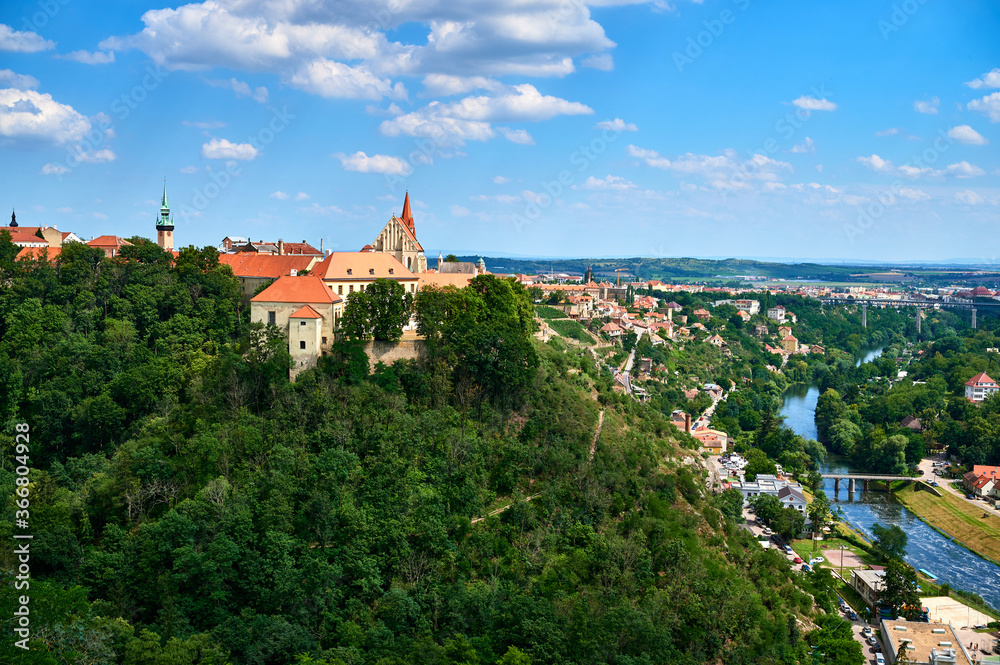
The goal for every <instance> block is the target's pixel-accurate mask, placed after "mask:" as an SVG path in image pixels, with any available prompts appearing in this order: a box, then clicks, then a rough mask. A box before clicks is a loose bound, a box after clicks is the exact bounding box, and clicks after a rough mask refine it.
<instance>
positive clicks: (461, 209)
mask: <svg viewBox="0 0 1000 665" xmlns="http://www.w3.org/2000/svg"><path fill="white" fill-rule="evenodd" d="M470 213H471V211H470V210H469V209H468V208H466V207H465V206H460V205H453V206H452V207H451V216H452V217H468V216H469V214H470Z"/></svg>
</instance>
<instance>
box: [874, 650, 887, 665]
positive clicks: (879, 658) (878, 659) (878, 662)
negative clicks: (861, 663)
mask: <svg viewBox="0 0 1000 665" xmlns="http://www.w3.org/2000/svg"><path fill="white" fill-rule="evenodd" d="M875 665H885V656H883V655H882V654H880V653H877V654H875Z"/></svg>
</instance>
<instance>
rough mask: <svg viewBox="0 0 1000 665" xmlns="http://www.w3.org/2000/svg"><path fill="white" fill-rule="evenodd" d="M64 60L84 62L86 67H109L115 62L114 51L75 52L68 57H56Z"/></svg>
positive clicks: (67, 55)
mask: <svg viewBox="0 0 1000 665" xmlns="http://www.w3.org/2000/svg"><path fill="white" fill-rule="evenodd" d="M56 57H58V58H61V59H63V60H73V61H75V62H82V63H83V64H85V65H107V64H110V63H112V62H114V61H115V53H114V51H94V52H93V53H91V52H90V51H73V52H71V53H67V54H66V55H60V56H56Z"/></svg>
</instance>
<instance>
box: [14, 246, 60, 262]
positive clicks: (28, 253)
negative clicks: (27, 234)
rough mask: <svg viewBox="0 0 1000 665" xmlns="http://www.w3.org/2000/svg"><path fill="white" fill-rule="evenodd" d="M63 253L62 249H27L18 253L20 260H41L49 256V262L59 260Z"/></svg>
mask: <svg viewBox="0 0 1000 665" xmlns="http://www.w3.org/2000/svg"><path fill="white" fill-rule="evenodd" d="M61 253H62V247H25V248H23V249H22V250H21V251H20V252H18V253H17V258H18V259H29V258H30V259H40V258H42V256H47V257H48V258H49V260H50V261H51V260H53V259H55V258H57V257H58V256H59V255H60V254H61Z"/></svg>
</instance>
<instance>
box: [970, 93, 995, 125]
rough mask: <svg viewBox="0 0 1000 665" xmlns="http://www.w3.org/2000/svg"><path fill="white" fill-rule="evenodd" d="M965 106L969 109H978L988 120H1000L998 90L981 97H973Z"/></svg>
mask: <svg viewBox="0 0 1000 665" xmlns="http://www.w3.org/2000/svg"><path fill="white" fill-rule="evenodd" d="M966 108H967V109H969V110H970V111H979V112H980V113H982V114H984V115H985V116H986V117H987V118H989V119H990V122H1000V92H994V93H993V94H991V95H986V96H985V97H983V98H982V99H974V100H972V101H971V102H969V103H968V104H966Z"/></svg>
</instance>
